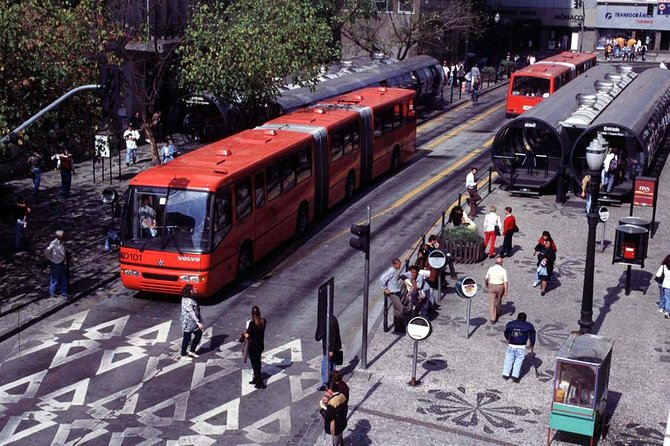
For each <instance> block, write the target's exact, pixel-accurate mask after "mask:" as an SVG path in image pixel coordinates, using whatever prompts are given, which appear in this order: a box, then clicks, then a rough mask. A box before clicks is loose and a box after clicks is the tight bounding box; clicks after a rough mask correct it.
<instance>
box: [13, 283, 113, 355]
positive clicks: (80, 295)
mask: <svg viewBox="0 0 670 446" xmlns="http://www.w3.org/2000/svg"><path fill="white" fill-rule="evenodd" d="M119 277H120V276H119V273H118V271H117V272H115V273H114V274H113V275H112V277H110V278H108V279H105V280H102V281H100V282H97V283H96V284H95V285H91V286H89V287H87V288H86V289H84V290H82V291H80V292H78V293H77V294H75V295H74V296H72V297H71V298H70V299H67V300H64V301H62V302H60V303H58V304H56V305H54V306H52V307H51V308H49V309H48V310H46V311H44V312H42V313H40V314H37V315H35V316H34V317H31V318H28V319H26V320H24V321H23V322H22V323H20V324H19V325H17V326H16V327H14V328H12V329H11V330H8V331H7V332H5V333H2V334H0V342H5V341H6V340H7V339H9V338H11V337H13V336H14V335H16V334H18V333H20V332H22V331H23V330H25V329H26V328H28V327H30V326H32V325H35V324H36V323H38V322H39V321H41V320H42V319H46V318H47V317H49V316H51V315H52V314H55V313H57V312H58V311H60V310H62V309H63V308H65V307H68V306H70V305H72V304H74V303H76V302H79V301H80V300H82V299H83V298H84V297H85V296H87V295H88V294H89V293H91V292H92V291H93V290H95V289H96V288H98V287H100V286H105V285H107V284H109V283H111V282H113V281H115V280H116V279H118V278H119Z"/></svg>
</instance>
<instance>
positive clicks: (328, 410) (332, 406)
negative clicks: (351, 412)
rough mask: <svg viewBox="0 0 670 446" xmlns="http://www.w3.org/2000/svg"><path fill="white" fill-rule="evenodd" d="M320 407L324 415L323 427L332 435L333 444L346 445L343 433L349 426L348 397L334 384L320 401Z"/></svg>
mask: <svg viewBox="0 0 670 446" xmlns="http://www.w3.org/2000/svg"><path fill="white" fill-rule="evenodd" d="M319 409H320V413H321V416H322V417H323V429H324V431H325V432H326V434H329V435H330V436H331V439H332V444H333V446H344V438H343V437H342V433H343V432H344V430H345V429H346V428H347V412H348V401H347V397H346V396H345V395H344V393H342V392H340V391H339V390H338V388H337V387H336V386H333V388H331V389H328V390H327V391H326V392H325V393H324V395H323V397H322V398H321V400H320V401H319Z"/></svg>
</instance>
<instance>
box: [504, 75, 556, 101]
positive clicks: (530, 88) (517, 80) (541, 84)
mask: <svg viewBox="0 0 670 446" xmlns="http://www.w3.org/2000/svg"><path fill="white" fill-rule="evenodd" d="M512 96H529V97H541V98H546V97H548V96H549V79H542V78H539V77H531V76H515V77H514V82H513V83H512Z"/></svg>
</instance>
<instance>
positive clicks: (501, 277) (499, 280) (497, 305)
mask: <svg viewBox="0 0 670 446" xmlns="http://www.w3.org/2000/svg"><path fill="white" fill-rule="evenodd" d="M502 265H503V259H502V257H497V258H496V264H495V265H493V266H492V267H490V268H489V269H488V270H487V271H486V277H485V278H484V284H485V287H486V290H487V292H488V295H489V322H491V324H495V323H496V322H498V318H499V317H500V313H501V308H502V299H503V297H505V296H507V295H508V291H509V282H508V281H507V271H506V270H505V268H503V266H502Z"/></svg>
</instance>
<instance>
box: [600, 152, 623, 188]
mask: <svg viewBox="0 0 670 446" xmlns="http://www.w3.org/2000/svg"><path fill="white" fill-rule="evenodd" d="M603 168H604V171H605V181H604V182H603V183H604V184H603V186H605V190H606V191H607V192H608V193H609V192H612V188H614V183H615V181H616V174H617V171H618V169H619V155H618V154H617V149H616V148H614V147H613V148H612V150H611V151H610V153H608V154H607V156H606V157H605V162H604V163H603Z"/></svg>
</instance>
